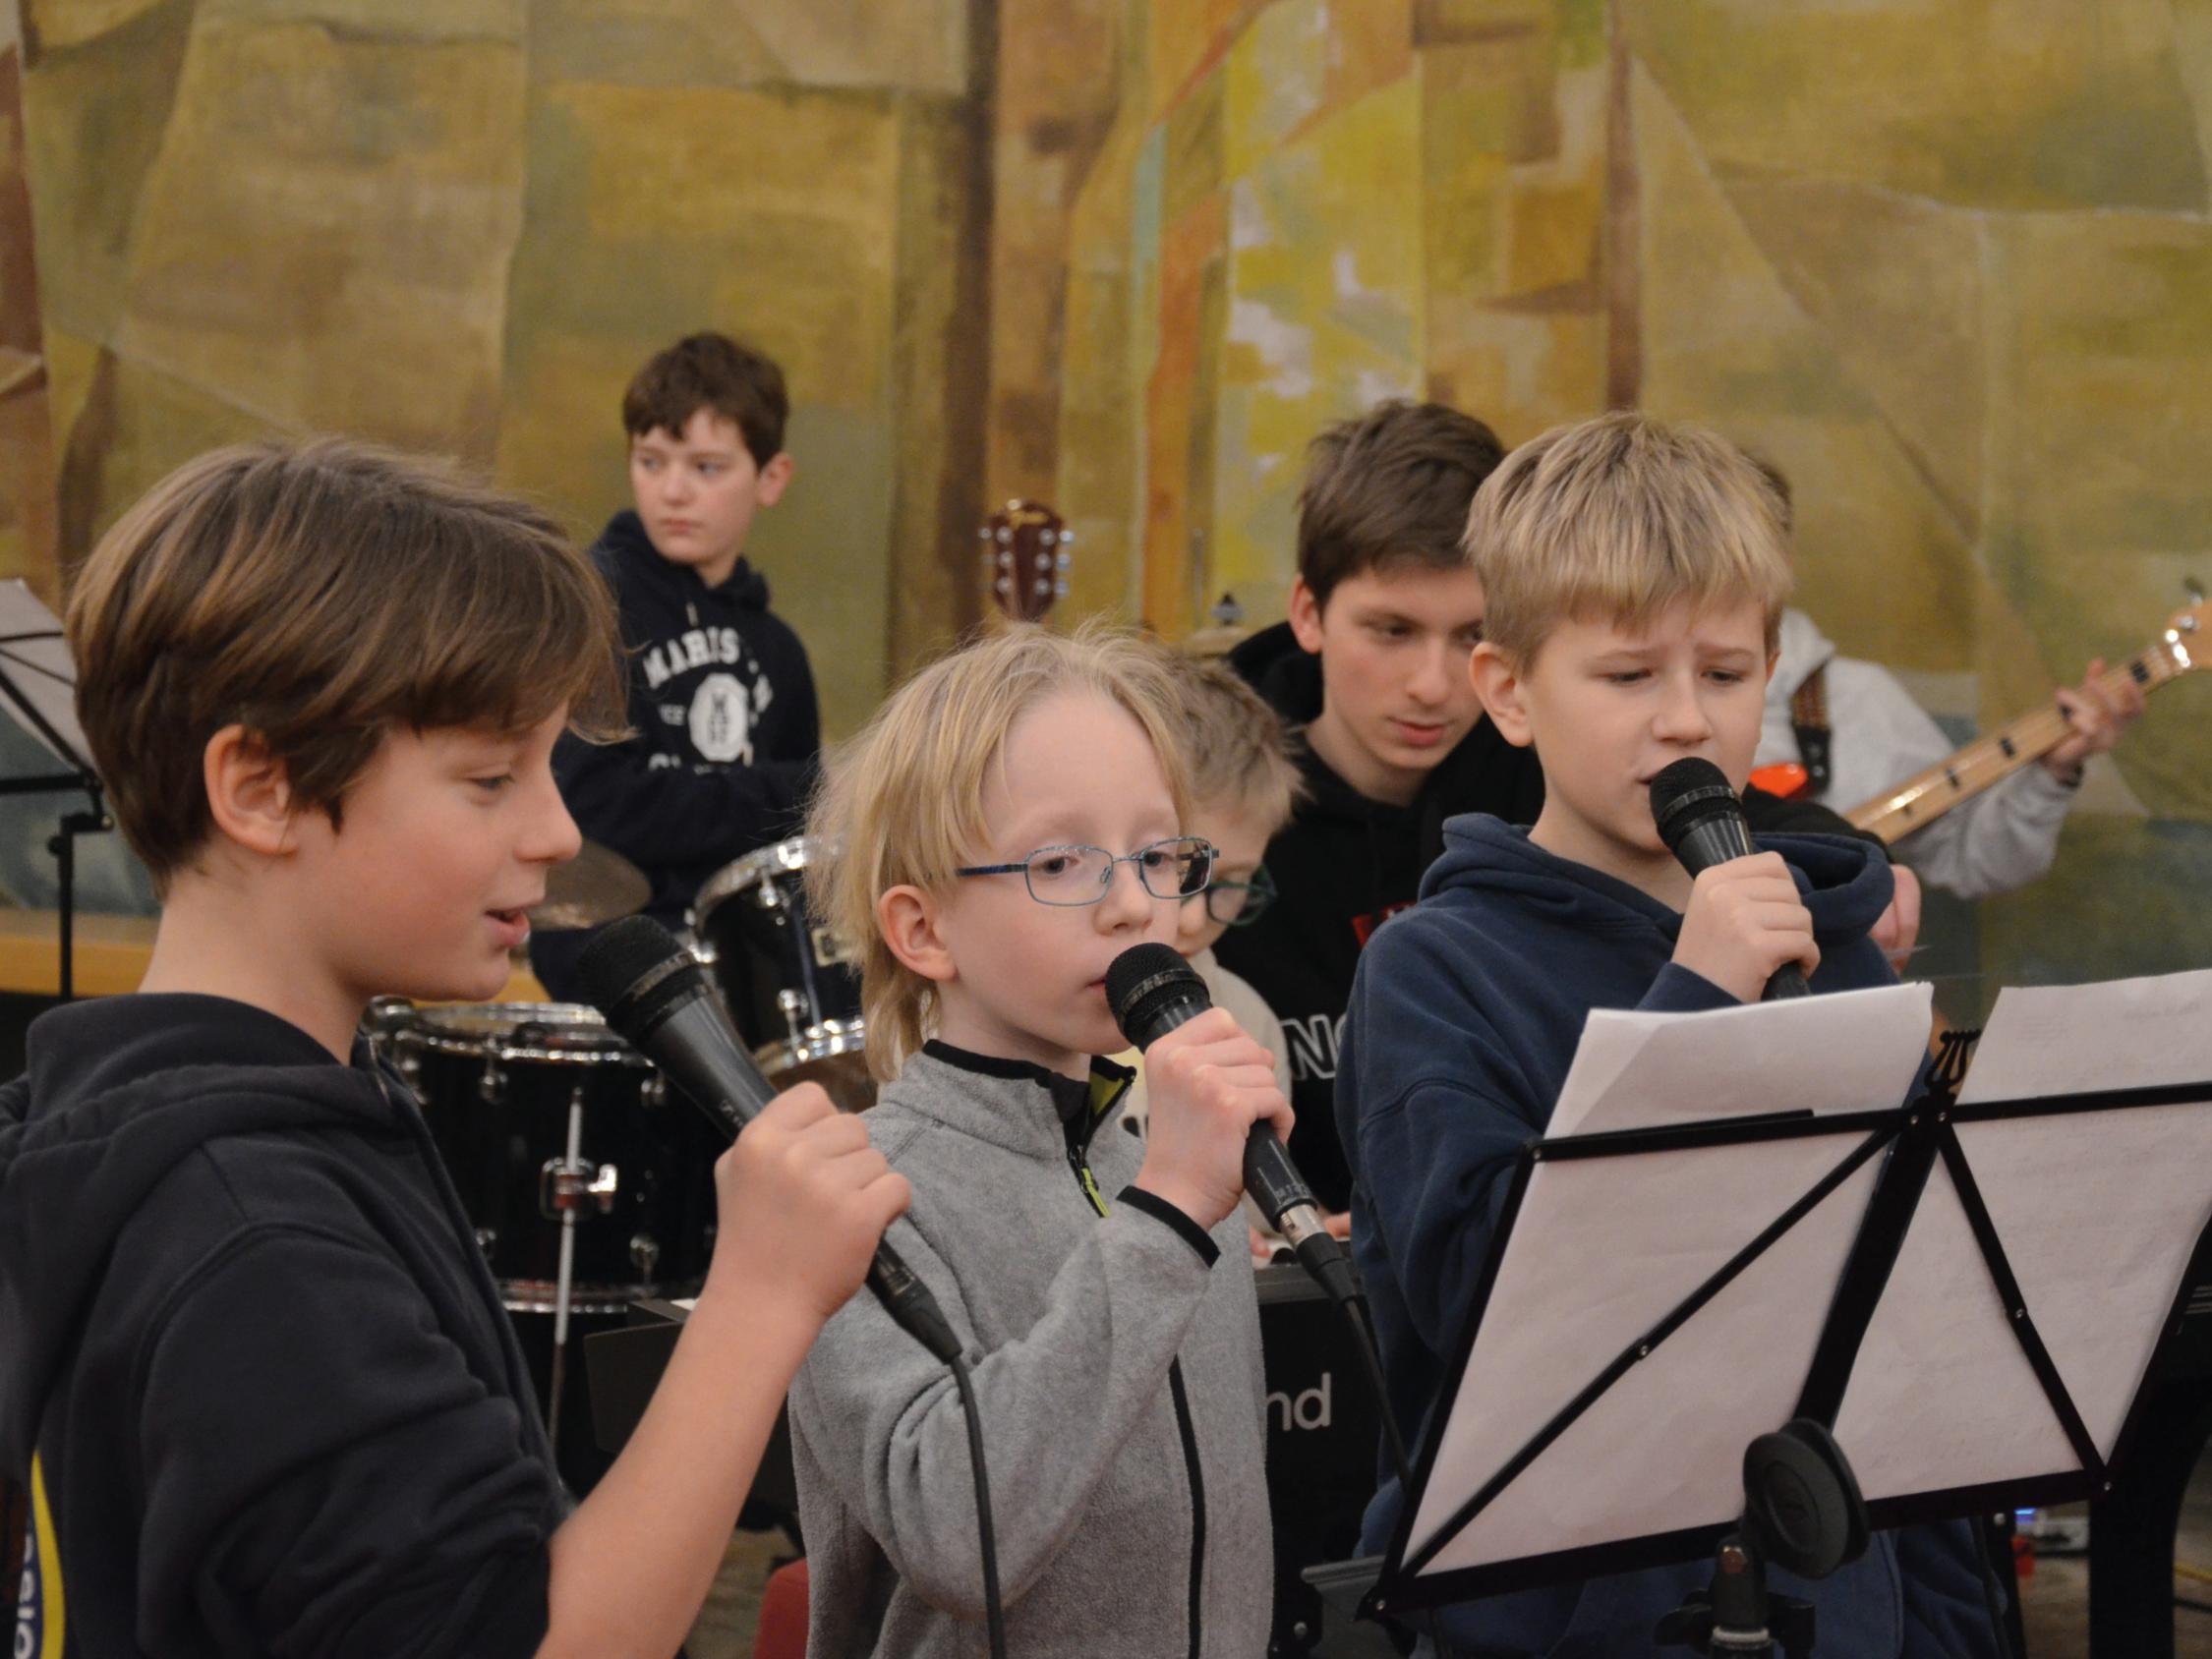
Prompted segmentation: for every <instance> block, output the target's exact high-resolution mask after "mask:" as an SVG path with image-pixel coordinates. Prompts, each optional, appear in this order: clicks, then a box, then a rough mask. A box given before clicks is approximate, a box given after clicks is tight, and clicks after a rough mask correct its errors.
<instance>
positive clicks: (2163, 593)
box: [993, 0, 2212, 1007]
mask: <svg viewBox="0 0 2212 1659" xmlns="http://www.w3.org/2000/svg"><path fill="white" fill-rule="evenodd" d="M1078 9H1084V10H1097V9H1098V8H1096V7H1095V6H1094V7H1088V8H1082V7H1078ZM1030 10H1033V11H1036V12H1039V13H1041V12H1044V11H1046V10H1049V8H1045V7H1042V6H1039V7H1035V8H1030ZM1108 10H1109V11H1110V12H1111V15H1112V17H1113V21H1114V23H1115V25H1116V29H1115V34H1114V38H1115V51H1114V55H1113V60H1112V62H1113V71H1112V78H1111V86H1110V90H1109V91H1107V92H1105V93H1102V94H1095V96H1096V97H1097V100H1098V102H1099V103H1100V104H1101V105H1102V106H1103V108H1104V111H1105V113H1104V116H1103V119H1102V121H1101V123H1100V125H1101V127H1102V137H1101V138H1100V139H1099V140H1098V142H1097V143H1096V144H1095V146H1094V149H1093V153H1092V155H1091V157H1090V159H1089V162H1088V165H1087V167H1086V169H1085V170H1084V172H1083V174H1082V176H1081V177H1080V178H1079V179H1077V180H1074V181H1072V182H1071V184H1070V187H1069V189H1068V190H1067V192H1066V193H1065V202H1066V205H1065V209H1064V212H1063V215H1062V217H1063V223H1064V226H1065V229H1064V234H1063V241H1062V247H1061V252H1060V259H1061V271H1060V273H1059V275H1060V281H1059V287H1058V291H1059V292H1060V293H1061V294H1062V295H1063V296H1064V304H1063V308H1062V312H1061V315H1060V317H1059V319H1058V320H1059V326H1060V330H1061V335H1062V338H1063V340H1064V350H1063V352H1062V353H1061V355H1060V359H1059V361H1058V363H1057V365H1056V369H1057V381H1056V384H1055V385H1054V386H1053V387H1051V388H1049V389H1050V390H1053V391H1056V393H1057V434H1058V443H1057V445H1056V447H1055V450H1054V452H1053V454H1052V455H1051V457H1050V474H1049V477H1045V478H1040V477H1038V476H1036V473H1035V471H1034V470H1032V471H1030V472H1029V473H1027V474H1023V473H1022V471H1021V469H1020V467H1019V465H1018V464H1017V462H1018V461H1019V456H1018V455H1017V454H1015V453H1014V452H1013V451H1011V450H1010V448H1009V447H1008V446H1006V445H1004V444H1001V445H997V446H995V447H994V452H993V453H994V460H995V463H996V465H995V467H994V473H993V478H994V483H995V484H1000V483H1005V484H1019V485H1021V486H1025V487H1031V488H1037V489H1041V490H1045V491H1048V492H1050V493H1051V494H1053V495H1054V496H1055V497H1056V499H1057V501H1058V503H1059V505H1060V506H1061V508H1062V510H1063V511H1065V512H1066V513H1067V514H1068V515H1069V516H1070V518H1071V520H1072V522H1073V523H1074V525H1075V526H1076V528H1077V534H1078V541H1077V547H1078V549H1080V552H1079V563H1078V566H1077V601H1078V602H1079V604H1081V605H1085V606H1092V607H1108V606H1113V607H1119V608H1123V609H1127V610H1132V611H1135V612H1137V613H1140V614H1142V615H1143V616H1144V617H1145V618H1146V619H1147V620H1148V621H1150V622H1151V623H1153V624H1154V625H1155V626H1157V627H1159V628H1160V629H1162V631H1164V632H1167V633H1169V634H1174V635H1182V634H1186V633H1189V632H1191V631H1193V629H1195V628H1199V627H1202V626H1204V625H1205V622H1206V611H1207V608H1208V606H1209V605H1210V604H1211V603H1212V602H1213V601H1215V600H1217V599H1218V598H1219V597H1220V596H1221V595H1222V594H1223V593H1225V592H1226V593H1231V594H1234V596H1235V597H1236V599H1237V601H1239V603H1240V604H1241V605H1242V606H1243V607H1244V608H1245V610H1246V612H1247V614H1248V617H1249V618H1251V619H1254V620H1260V621H1265V620H1270V619H1272V618H1274V617H1277V616H1279V615H1280V614H1281V613H1282V604H1283V601H1284V596H1285V593H1286V590H1287V587H1288V583H1289V580H1290V577H1291V575H1292V574H1293V556H1292V541H1293V536H1292V524H1293V513H1294V506H1295V499H1296V494H1297V489H1298V483H1299V479H1300V475H1301V462H1302V453H1301V452H1302V450H1303V448H1304V445H1305V443H1306V441H1307V440H1308V439H1309V438H1310V436H1311V435H1312V433H1313V432H1314V430H1315V429H1317V428H1318V427H1319V426H1321V425H1322V424H1324V423H1326V422H1327V421H1330V420H1332V419H1336V418H1339V417H1342V416H1344V415H1347V414H1350V413H1353V412H1355V411H1357V410H1359V409H1361V408H1363V407H1365V406H1366V405H1367V404H1368V403H1370V402H1371V401H1373V400H1374V399H1376V398H1379V397H1383V396H1390V395H1402V396H1428V397H1435V398H1439V399H1442V400H1445V401H1448V402H1451V403H1454V404H1457V405H1458V406H1460V407H1462V408H1464V409H1467V410H1470V411H1472V412H1473V413H1475V414H1478V415H1480V416H1482V417H1484V419H1486V420H1488V421H1489V422H1490V423H1491V424H1492V425H1493V426H1495V427H1496V428H1497V429H1498V430H1499V432H1500V433H1501V435H1503V436H1504V437H1505V438H1506V439H1507V440H1508V441H1509V442H1513V441H1518V440H1520V439H1523V438H1526V437H1529V436H1532V435H1534V434H1535V433H1536V432H1538V431H1540V430H1542V429H1544V428H1545V427H1547V426H1550V425H1552V424H1554V423H1556V422H1559V421H1564V420H1570V419H1574V418H1577V417H1580V416H1583V415H1586V414H1589V413H1592V412H1594V411H1596V410H1599V409H1601V408H1603V407H1606V406H1607V405H1608V404H1637V405H1641V406H1642V407H1645V408H1647V409H1650V410H1651V411H1653V412H1654V413H1656V414H1659V415H1661V416H1664V417H1669V418H1678V419H1689V420H1696V421H1701V422H1705V423H1708V424H1711V425H1713V426H1716V427H1717V428H1719V429H1721V430H1723V431H1725V432H1727V433H1729V434H1730V435H1732V436H1734V437H1736V438H1737V439H1739V440H1740V441H1742V442H1744V443H1747V444H1749V445H1752V446H1754V447H1755V448H1757V449H1759V450H1760V451H1762V452H1764V453H1765V454H1767V455H1769V456H1771V457H1772V458H1773V459H1775V461H1776V462H1778V463H1779V464H1780V465H1781V466H1782V467H1783V468H1784V469H1785V470H1786V471H1787V472H1788V473H1789V474H1790V476H1791V478H1792V480H1793V482H1794V484H1795V486H1796V490H1797V495H1798V502H1799V518H1800V524H1799V535H1798V545H1799V564H1800V575H1801V602H1803V603H1804V605H1805V606H1806V607H1807V608H1808V609H1809V610H1811V611H1812V612H1813V613H1814V615H1815V616H1817V617H1818V618H1819V619H1820V620H1821V621H1822V622H1823V623H1824V625H1825V626H1826V627H1827V628H1828V630H1829V631H1830V632H1831V633H1832V634H1833V635H1834V637H1835V638H1836V639H1837V640H1838V641H1839V642H1840V643H1841V644H1842V646H1843V648H1844V649H1845V650H1846V651H1849V652H1851V653H1853V654H1855V655H1859V656H1865V657H1872V658H1879V659H1881V660H1884V661H1888V662H1892V663H1894V664H1896V665H1897V666H1898V667H1900V668H1901V669H1903V670H1905V671H1906V672H1907V674H1908V677H1909V679H1910V681H1911V683H1912V684H1913V686H1914V688H1915V689H1916V691H1918V692H1919V693H1920V694H1921V695H1922V696H1923V697H1924V699H1925V700H1926V701H1928V702H1929V703H1930V704H1931V706H1932V707H1933V708H1934V709H1935V710H1936V712H1937V713H1938V714H1939V715H1943V716H1945V717H1946V718H1947V721H1948V723H1949V724H1950V726H1951V728H1952V729H1953V730H1955V731H1956V732H1957V733H1958V734H1959V735H1960V737H1961V739H1963V737H1964V736H1966V735H1968V734H1970V732H1971V730H1972V729H1973V728H1974V727H1975V726H1976V725H1977V724H1984V725H1986V724H1989V723H1994V722H1995V721H1997V720H1999V719H2001V718H2004V717H2008V716H2009V715H2013V714H2015V713H2018V712H2021V711H2023V710H2025V709H2026V708H2028V707H2031V706H2033V705H2035V704H2036V703H2037V702H2038V701H2039V700H2041V699H2042V698H2044V697H2045V696H2046V695H2047V693H2048V690H2049V688H2050V687H2051V686H2052V685H2053V684H2054V683H2056V682H2057V681H2058V680H2060V679H2065V680H2068V681H2070V680H2072V679H2074V678H2077V677H2078V676H2079V674H2080V672H2081V669H2082V665H2083V663H2084V662H2085V661H2086V660H2087V659H2088V658H2090V657H2091V656H2094V655H2104V656H2108V657H2114V658H2118V657H2121V656H2125V655H2126V654H2127V653H2129V652H2131V651H2133V650H2136V649H2139V648H2140V647H2142V646H2144V645H2146V644H2148V643H2149V642H2150V640H2151V638H2152V636H2153V635H2154V633H2155V632H2156V631H2157V630H2158V629H2159V628H2160V627H2162V626H2163V624H2164V622H2165V620H2166V618H2167V617H2168V615H2169V614H2170V613H2171V612H2172V611H2174V610H2175V609H2176V608H2177V607H2178V606H2180V605H2181V604H2183V603H2185V602H2186V601H2185V600H2184V598H2183V587H2182V584H2183V578H2184V577H2187V576H2191V575H2195V576H2198V577H2200V578H2202V579H2203V580H2205V581H2207V582H2212V467H2208V466H2207V465H2206V462H2205V459H2204V455H2205V453H2206V449H2207V445H2208V442H2212V216H2208V209H2212V189H2208V184H2207V155H2208V154H2212V5H2208V4H2204V3H2203V0H2093V3H2092V0H2084V3H2081V4H2070V5H2062V6H2053V5H2042V4H2032V3H2029V0H1945V3H1944V4H1941V5H1931V4H1927V3H1926V0H1796V3H1793V4H1790V5H1786V6H1784V5H1776V4H1774V3H1773V0H1615V3H1613V4H1611V5H1607V4H1605V3H1604V0H1333V3H1332V0H1274V3H1272V4H1237V3H1233V0H1130V3H1128V4H1124V5H1121V6H1119V7H1115V8H1108ZM1004 126H1005V123H1004V121H1003V120H1002V129H1003V128H1004ZM1027 136H1028V135H1025V134H1024V133H1023V132H1022V131H1021V130H1019V129H1017V130H1015V131H1013V132H1011V133H1009V132H1007V131H1004V130H1002V134H1001V140H1000V149H1001V155H1002V166H1004V165H1006V162H1005V160H1004V158H1005V157H1006V156H1007V155H1008V154H1009V153H1010V152H1012V153H1013V154H1015V155H1016V156H1017V157H1018V158H1019V155H1020V154H1021V152H1022V148H1023V144H1022V141H1023V140H1024V138H1025V137H1027ZM1039 147H1040V146H1039V145H1038V144H1036V143H1030V145H1029V148H1031V149H1032V150H1033V149H1037V148H1039ZM994 370H995V381H996V382H997V383H995V386H994V407H996V408H1000V409H1002V410H1003V409H1004V408H1006V407H1008V406H1010V405H1011V406H1019V405H1021V404H1023V403H1027V404H1029V405H1034V404H1035V403H1036V402H1037V401H1039V400H1040V398H1041V396H1042V394H1043V393H1044V392H1045V391H1046V390H1047V389H1048V388H1046V387H1042V386H1039V387H1036V388H1029V389H1028V390H1027V393H1026V396H1025V397H1024V396H1020V395H1017V394H1019V393H1021V392H1022V390H1023V388H1019V387H1010V386H1008V385H1007V384H1005V379H1006V376H1005V373H1004V372H1001V371H1000V366H999V363H998V361H997V360H995V362H994ZM2208 714H2212V675H2208V676H2203V677H2200V678H2197V679H2192V680H2184V681H2183V682H2181V683H2180V684H2178V685H2177V686H2175V687H2174V688H2173V689H2171V690H2167V691H2164V692H2163V693H2161V695H2160V696H2159V697H2158V698H2157V699H2155V700H2154V701H2153V702H2152V704H2151V707H2150V711H2149V714H2148V715H2147V717H2146V718H2145V720H2144V722H2143V724H2142V725H2141V726H2140V727H2139V728H2138V729H2137V730H2136V731H2135V732H2133V733H2132V734H2130V737H2129V740H2128V742H2127V743H2126V745H2125V748H2124V749H2123V750H2122V751H2121V753H2120V755H2119V757H2118V764H2117V766H2114V767H2111V768H2107V769H2100V771H2099V773H2098V774H2097V775H2096V776H2095V777H2094V780H2093V781H2092V783H2091V785H2089V791H2090V793H2089V796H2088V798H2087V799H2085V800H2084V802H2083V803H2082V810H2079V811H2077V812H2076V814H2075V815H2074V821H2073V823H2072V824H2071V825H2070V827H2069V829H2068V830H2067V834H2066V849H2065V852H2064V853H2063V855H2062V863H2061V866H2060V869H2059V870H2058V872H2057V873H2056V874H2055V875H2054V876H2053V877H2052V878H2051V879H2050V880H2048V881H2047V882H2045V883H2043V884H2041V885H2040V886H2038V887H2034V888H2032V889H2030V890H2028V891H2027V892H2024V893H2022V894H2019V895H2017V896H2015V897H2011V898H2008V899H2005V900H2001V901H1997V902H1993V903H1991V904H1988V905H1986V906H1984V907H1983V908H1982V911H1981V914H1980V917H1979V928H1980V931H1981V935H1982V939H1981V944H1982V957H1983V960H1984V963H1985V965H1987V966H1988V967H1990V968H1991V969H1992V970H1993V971H1995V972H1997V973H2002V974H2007V975H2011V976H2014V977H2035V978H2043V977H2066V976H2070V975H2074V974H2077V973H2082V972H2125V971H2136V970H2146V971H2147V970H2149V969H2152V968H2172V967H2183V966H2201V965H2206V964H2208V963H2212V920H2208V919H2207V917H2206V915H2205V913H2204V910H2203V908H2202V907H2200V904H2199V903H2198V902H2195V901H2198V900H2212V732H2208V721H2207V715H2208ZM1975 927H1976V918H1975V917H1974V916H1973V914H1972V913H1971V912H1969V911H1965V910H1964V909H1963V908H1962V907H1961V908H1960V909H1957V910H1953V909H1950V908H1947V907H1943V906H1939V907H1938V913H1937V915H1936V916H1934V917H1933V918H1932V925H1931V935H1932V936H1936V937H1938V938H1940V940H1941V941H1942V942H1943V943H1941V944H1939V945H1937V946H1935V947H1933V948H1932V950H1931V953H1930V955H1929V956H1928V957H1927V958H1925V959H1924V962H1923V964H1922V965H1923V966H1925V967H1930V968H1934V969H1937V970H1941V971H1952V970H1964V969H1966V968H1968V967H1971V966H1972V963H1973V951H1972V949H1971V948H1961V945H1962V944H1965V945H1970V944H1971V935H1972V933H1973V931H1974V929H1975ZM1975 993H1976V988H1972V987H1961V988H1960V993H1959V999H1958V1005H1960V1006H1965V1007H1971V1005H1972V1001H1973V998H1974V995H1975Z"/></svg>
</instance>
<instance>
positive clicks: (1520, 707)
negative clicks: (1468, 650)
mask: <svg viewBox="0 0 2212 1659" xmlns="http://www.w3.org/2000/svg"><path fill="white" fill-rule="evenodd" d="M1467 677H1468V679H1470V680H1471V681H1473V682H1474V686H1475V695H1476V696H1477V697H1479V698H1481V699H1482V701H1483V712H1484V714H1486V715H1489V717H1490V724H1492V725H1494V726H1496V727H1497V729H1498V735H1499V736H1500V737H1503V738H1504V739H1505V741H1506V742H1508V743H1510V744H1512V745H1513V746H1514V747H1515V748H1517V749H1526V748H1527V747H1528V746H1529V745H1530V743H1532V742H1533V741H1535V734H1534V733H1533V732H1531V731H1530V730H1529V711H1528V703H1527V699H1526V698H1525V697H1524V696H1523V688H1522V684H1521V672H1520V670H1519V669H1518V668H1516V667H1514V665H1513V664H1512V663H1511V662H1510V661H1509V660H1507V658H1505V656H1504V655H1503V654H1502V653H1500V652H1499V650H1498V649H1497V647H1496V646H1494V645H1492V644H1490V643H1489V641H1487V640H1484V642H1483V643H1482V644H1480V645H1478V646H1477V647H1476V648H1475V654H1474V655H1473V656H1472V657H1470V658H1468V659H1467Z"/></svg>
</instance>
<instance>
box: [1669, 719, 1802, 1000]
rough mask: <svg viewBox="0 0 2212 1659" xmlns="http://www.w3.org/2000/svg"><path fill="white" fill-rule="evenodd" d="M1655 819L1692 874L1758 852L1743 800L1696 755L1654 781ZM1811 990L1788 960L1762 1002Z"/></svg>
mask: <svg viewBox="0 0 2212 1659" xmlns="http://www.w3.org/2000/svg"><path fill="white" fill-rule="evenodd" d="M1652 821H1653V822H1654V823H1656V824H1657V825H1658V826H1659V839H1660V840H1662V841H1664V842H1665V843H1666V850H1667V851H1668V852H1670V853H1672V854H1673V855H1674V856H1675V857H1676V858H1678V859H1680V860H1681V862H1682V868H1683V869H1685V870H1687V871H1688V872H1689V873H1690V874H1691V875H1692V876H1696V875H1697V874H1699V873H1700V872H1701V871H1705V870H1710V869H1712V868H1713V866H1715V865H1716V864H1725V863H1727V862H1728V861H1729V860H1730V859H1732V858H1749V857H1750V856H1751V855H1752V854H1753V853H1754V852H1755V851H1757V850H1758V849H1757V848H1755V847H1754V846H1753V845H1752V844H1751V825H1750V823H1749V821H1747V820H1746V819H1745V818H1744V816H1743V800H1742V798H1741V797H1740V796H1738V795H1737V794H1736V792H1735V791H1734V790H1733V789H1731V788H1729V787H1728V780H1727V778H1726V777H1725V776H1723V775H1722V774H1721V772H1720V769H1719V768H1718V767H1717V766H1715V765H1714V764H1713V763H1712V762H1711V761H1701V760H1699V759H1698V758H1697V757H1696V756H1695V755H1692V756H1689V757H1688V758H1686V759H1684V760H1679V761H1676V762H1675V763H1674V764H1673V765H1672V766H1670V767H1668V768H1667V769H1666V770H1665V771H1663V772H1660V773H1659V775H1658V776H1657V777H1655V778H1653V779H1652ZM1810 989H1811V988H1810V987H1809V986H1807V985H1806V983H1805V970H1804V969H1802V968H1800V967H1799V966H1798V965H1797V964H1796V963H1795V962H1784V963H1783V964H1782V965H1781V966H1780V967H1778V968H1776V969H1775V971H1774V975H1773V977H1772V978H1770V979H1769V980H1768V981H1767V989H1766V991H1765V992H1763V993H1762V994H1761V996H1760V998H1759V1000H1760V1001H1762V1002H1772V1001H1775V999H1776V998H1780V997H1803V996H1805V995H1807V994H1808V992H1809V991H1810Z"/></svg>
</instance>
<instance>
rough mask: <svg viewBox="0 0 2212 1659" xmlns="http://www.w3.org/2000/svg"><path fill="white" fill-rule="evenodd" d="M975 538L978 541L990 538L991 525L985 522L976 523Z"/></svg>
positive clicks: (986, 540) (985, 540)
mask: <svg viewBox="0 0 2212 1659" xmlns="http://www.w3.org/2000/svg"><path fill="white" fill-rule="evenodd" d="M975 539H976V540H977V541H978V542H988V541H989V540H990V539H991V527H990V526H989V525H987V524H982V525H977V526H976V527H975Z"/></svg>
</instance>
